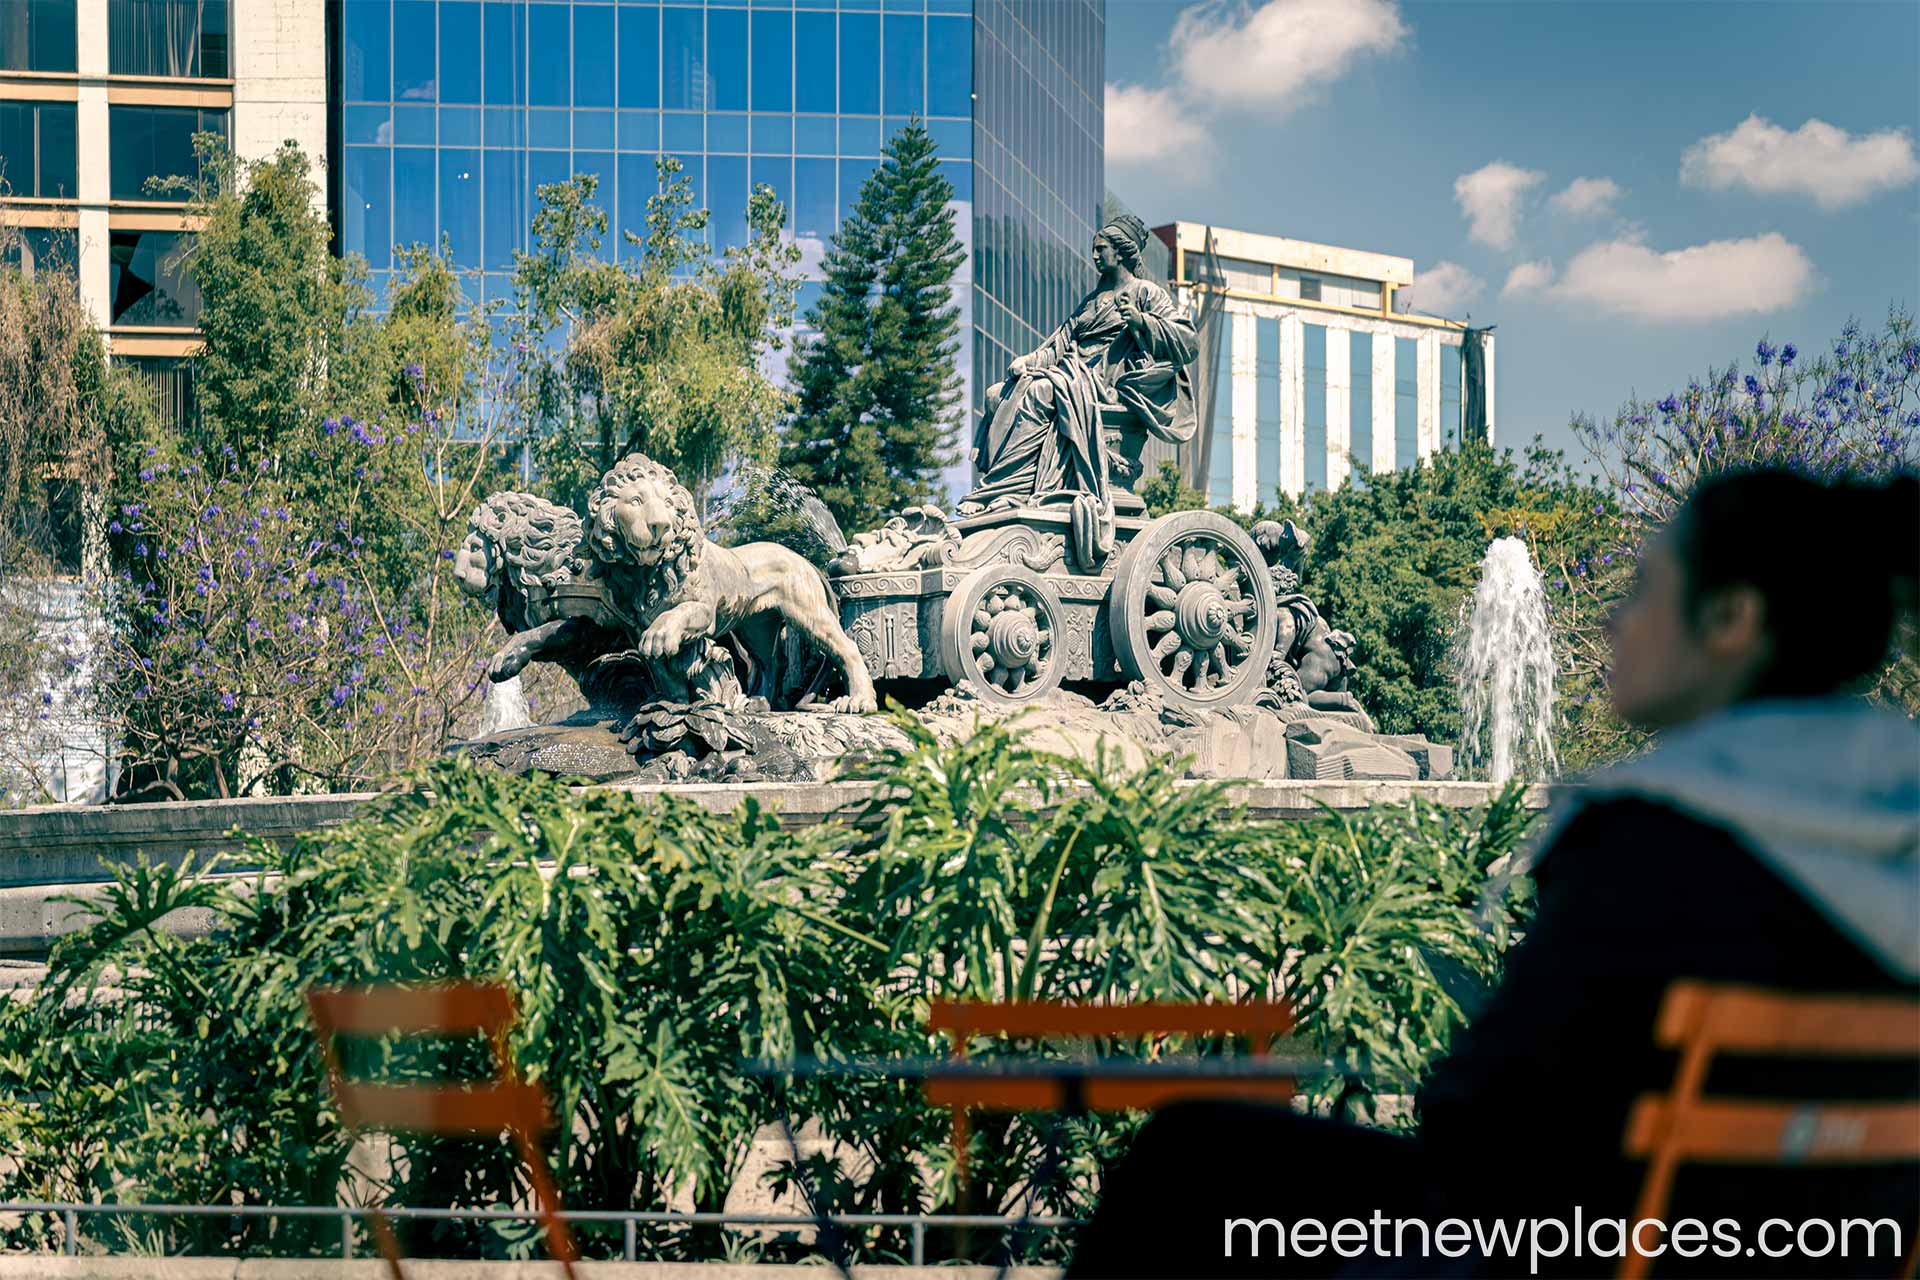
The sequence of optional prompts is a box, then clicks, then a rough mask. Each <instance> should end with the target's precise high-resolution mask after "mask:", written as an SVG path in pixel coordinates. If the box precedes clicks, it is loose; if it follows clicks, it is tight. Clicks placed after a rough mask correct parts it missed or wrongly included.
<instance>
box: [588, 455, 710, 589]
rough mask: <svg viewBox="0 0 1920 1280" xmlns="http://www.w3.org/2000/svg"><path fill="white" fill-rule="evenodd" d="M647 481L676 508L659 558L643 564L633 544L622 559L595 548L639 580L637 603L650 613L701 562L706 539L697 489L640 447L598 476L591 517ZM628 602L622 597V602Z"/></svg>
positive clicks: (596, 518) (590, 505)
mask: <svg viewBox="0 0 1920 1280" xmlns="http://www.w3.org/2000/svg"><path fill="white" fill-rule="evenodd" d="M648 485H651V486H652V487H653V488H654V489H655V490H656V491H658V492H659V493H661V494H663V495H664V496H665V497H666V500H667V504H668V505H669V506H671V507H672V508H673V524H672V526H671V527H670V528H669V529H668V530H667V535H666V543H665V545H664V547H663V548H662V551H661V555H660V558H659V560H657V561H656V562H655V563H653V564H650V565H643V564H639V563H637V562H635V561H634V559H633V558H632V556H633V553H632V548H630V547H625V546H624V545H623V547H622V551H623V554H622V555H621V557H620V558H619V559H618V560H610V559H609V557H608V556H607V555H606V554H605V553H604V551H603V549H601V548H598V547H596V548H594V549H593V551H594V554H595V555H596V556H598V557H599V558H600V559H602V560H608V562H609V563H612V564H614V565H616V566H618V567H619V569H620V570H621V572H622V574H623V575H624V576H626V577H628V578H629V579H631V580H632V581H634V582H635V584H636V585H637V586H639V588H640V593H639V598H638V600H636V601H635V602H634V604H635V606H636V607H637V616H639V617H641V618H648V617H651V616H652V615H653V611H654V610H655V609H656V608H657V607H658V606H659V604H660V602H661V601H663V600H665V599H666V598H667V597H668V596H671V595H672V594H673V593H674V592H675V591H677V590H679V589H680V584H681V583H683V582H685V581H686V579H687V575H689V574H691V573H692V572H693V571H694V569H695V568H697V567H698V566H699V564H700V553H701V551H702V550H703V549H704V548H705V546H706V542H707V539H706V535H705V534H704V533H703V532H702V531H701V528H700V515H699V513H698V512H697V511H695V510H694V506H693V495H692V494H691V493H689V492H688V491H687V488H686V486H685V485H683V484H681V483H680V482H679V481H678V480H676V479H674V475H673V472H671V471H669V470H667V469H666V468H665V467H663V466H661V465H660V464H659V463H657V462H655V461H654V460H653V459H652V458H649V457H647V456H646V455H645V454H640V453H631V454H628V455H627V456H626V457H624V458H622V459H620V461H618V462H616V463H615V464H614V465H613V469H612V470H610V471H608V472H607V473H606V474H605V475H603V476H601V477H600V483H599V484H598V485H597V486H595V488H594V490H593V492H592V493H591V494H590V495H588V497H587V519H588V520H589V521H590V522H592V523H594V524H598V523H599V520H600V511H601V509H602V508H603V507H605V506H606V504H607V503H608V502H617V501H619V500H621V499H623V498H626V497H629V496H631V495H633V494H635V493H639V492H642V491H643V487H644V486H648ZM625 603H626V602H624V601H622V602H621V604H622V606H623V607H624V606H625Z"/></svg>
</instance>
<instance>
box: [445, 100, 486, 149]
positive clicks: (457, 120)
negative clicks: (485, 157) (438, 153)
mask: <svg viewBox="0 0 1920 1280" xmlns="http://www.w3.org/2000/svg"><path fill="white" fill-rule="evenodd" d="M440 145H441V146H443V147H477V146H479V145H480V108H478V107H442V108H440Z"/></svg>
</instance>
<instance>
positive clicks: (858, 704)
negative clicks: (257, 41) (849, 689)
mask: <svg viewBox="0 0 1920 1280" xmlns="http://www.w3.org/2000/svg"><path fill="white" fill-rule="evenodd" d="M827 705H828V706H830V707H831V708H832V709H833V710H835V711H837V712H839V713H840V714H842V715H849V716H862V715H865V714H867V712H869V711H878V710H879V709H880V701H879V699H877V698H875V697H874V696H873V694H872V693H871V692H868V693H848V694H843V695H841V696H840V697H838V698H835V699H834V700H833V701H832V702H830V703H828V704H827Z"/></svg>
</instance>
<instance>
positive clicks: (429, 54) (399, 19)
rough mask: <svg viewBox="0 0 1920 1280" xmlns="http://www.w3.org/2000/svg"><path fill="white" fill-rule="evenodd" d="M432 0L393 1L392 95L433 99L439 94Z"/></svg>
mask: <svg viewBox="0 0 1920 1280" xmlns="http://www.w3.org/2000/svg"><path fill="white" fill-rule="evenodd" d="M437 53H438V42H437V40H436V39H435V36H434V14H433V0H393V96H394V97H395V98H398V99H402V100H408V101H413V102H432V101H433V100H434V98H435V97H436V96H437V92H436V90H435V86H434V66H435V64H436V62H437Z"/></svg>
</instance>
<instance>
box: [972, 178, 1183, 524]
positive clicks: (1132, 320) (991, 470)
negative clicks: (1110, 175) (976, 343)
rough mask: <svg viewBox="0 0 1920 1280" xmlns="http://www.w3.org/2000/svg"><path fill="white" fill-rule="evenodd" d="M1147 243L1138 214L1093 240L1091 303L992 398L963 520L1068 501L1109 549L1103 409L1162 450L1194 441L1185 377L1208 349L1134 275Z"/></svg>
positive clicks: (1020, 361) (1159, 293) (1161, 295)
mask: <svg viewBox="0 0 1920 1280" xmlns="http://www.w3.org/2000/svg"><path fill="white" fill-rule="evenodd" d="M1146 243H1147V228H1146V225H1145V224H1144V223H1142V222H1141V221H1140V219H1138V218H1136V217H1134V216H1133V215H1132V214H1122V215H1120V216H1119V217H1117V218H1115V219H1114V220H1113V221H1112V222H1110V223H1108V224H1107V225H1106V226H1104V227H1102V228H1101V229H1100V232H1099V234H1097V235H1095V236H1094V238H1093V265H1094V269H1095V270H1097V271H1098V272H1099V273H1100V279H1099V283H1098V284H1097V285H1095V286H1094V290H1093V292H1092V293H1089V294H1088V295H1087V296H1086V297H1085V298H1084V299H1082V300H1081V302H1080V305H1079V306H1077V307H1075V308H1074V311H1073V314H1072V315H1071V316H1069V317H1068V318H1067V321H1066V323H1065V324H1063V325H1061V326H1060V327H1059V328H1058V329H1056V330H1054V331H1053V333H1052V335H1051V336H1049V337H1048V338H1047V340H1046V341H1045V342H1044V343H1042V344H1041V345H1040V348H1039V349H1038V350H1037V351H1034V352H1033V353H1032V354H1030V355H1024V356H1020V357H1019V358H1017V359H1015V360H1014V361H1013V363H1012V365H1011V366H1010V367H1009V369H1008V377H1007V380H1006V381H1004V382H1000V383H996V384H994V386H993V387H992V388H990V389H989V390H988V392H987V403H986V413H985V414H984V415H983V416H982V419H981V423H980V429H979V433H978V435H977V437H976V438H975V441H974V450H973V459H974V463H975V465H976V467H977V468H978V473H977V474H978V476H979V484H978V487H976V488H975V489H974V491H973V492H972V493H970V494H968V495H967V497H966V499H965V501H964V502H962V503H961V506H960V514H961V515H962V516H966V515H974V514H978V513H979V512H981V511H986V510H992V509H998V508H1007V507H1017V506H1029V505H1036V504H1039V503H1043V502H1047V501H1049V500H1055V501H1057V500H1060V499H1061V498H1062V497H1063V496H1064V497H1065V498H1066V499H1067V500H1069V501H1071V502H1073V504H1074V506H1075V508H1076V509H1075V523H1076V526H1078V525H1080V524H1081V522H1082V520H1083V519H1086V520H1089V521H1090V522H1092V528H1093V530H1094V535H1095V537H1096V538H1097V539H1098V540H1099V541H1100V542H1101V543H1102V544H1103V545H1104V547H1105V548H1106V549H1111V547H1112V537H1113V501H1112V490H1111V477H1110V474H1109V458H1108V446H1107V441H1106V438H1105V435H1104V434H1103V432H1102V430H1101V411H1102V409H1103V408H1104V409H1106V410H1107V412H1108V421H1109V422H1111V421H1112V420H1113V419H1114V418H1115V417H1118V416H1122V415H1121V413H1120V412H1119V411H1124V414H1128V415H1131V416H1132V418H1133V419H1134V420H1135V422H1137V423H1138V425H1139V426H1140V428H1141V429H1142V430H1144V431H1146V432H1147V433H1149V434H1151V435H1153V436H1154V437H1156V438H1158V439H1161V440H1167V441H1171V442H1174V443H1178V442H1181V441H1184V440H1187V439H1188V438H1190V437H1191V436H1192V435H1193V430H1194V410H1193V383H1192V379H1191V378H1190V376H1189V374H1188V369H1187V366H1188V365H1189V364H1190V363H1192V361H1193V358H1194V356H1195V354H1196V353H1197V352H1198V350H1199V340H1198V338H1197V337H1196V336H1195V334H1194V329H1193V324H1192V322H1191V321H1190V320H1188V319H1187V317H1186V315H1185V313H1184V312H1183V311H1181V310H1180V309H1179V308H1178V307H1176V306H1175V305H1174V302H1173V299H1172V298H1170V297H1168V296H1167V291H1166V290H1165V289H1163V288H1161V287H1160V286H1159V285H1157V284H1155V283H1153V282H1152V281H1151V280H1144V279H1141V278H1140V277H1139V276H1138V275H1136V274H1135V273H1136V272H1137V271H1138V270H1139V267H1140V251H1141V250H1142V249H1143V248H1145V247H1146ZM1082 507H1085V508H1086V510H1084V511H1082V510H1081V509H1080V508H1082Z"/></svg>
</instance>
